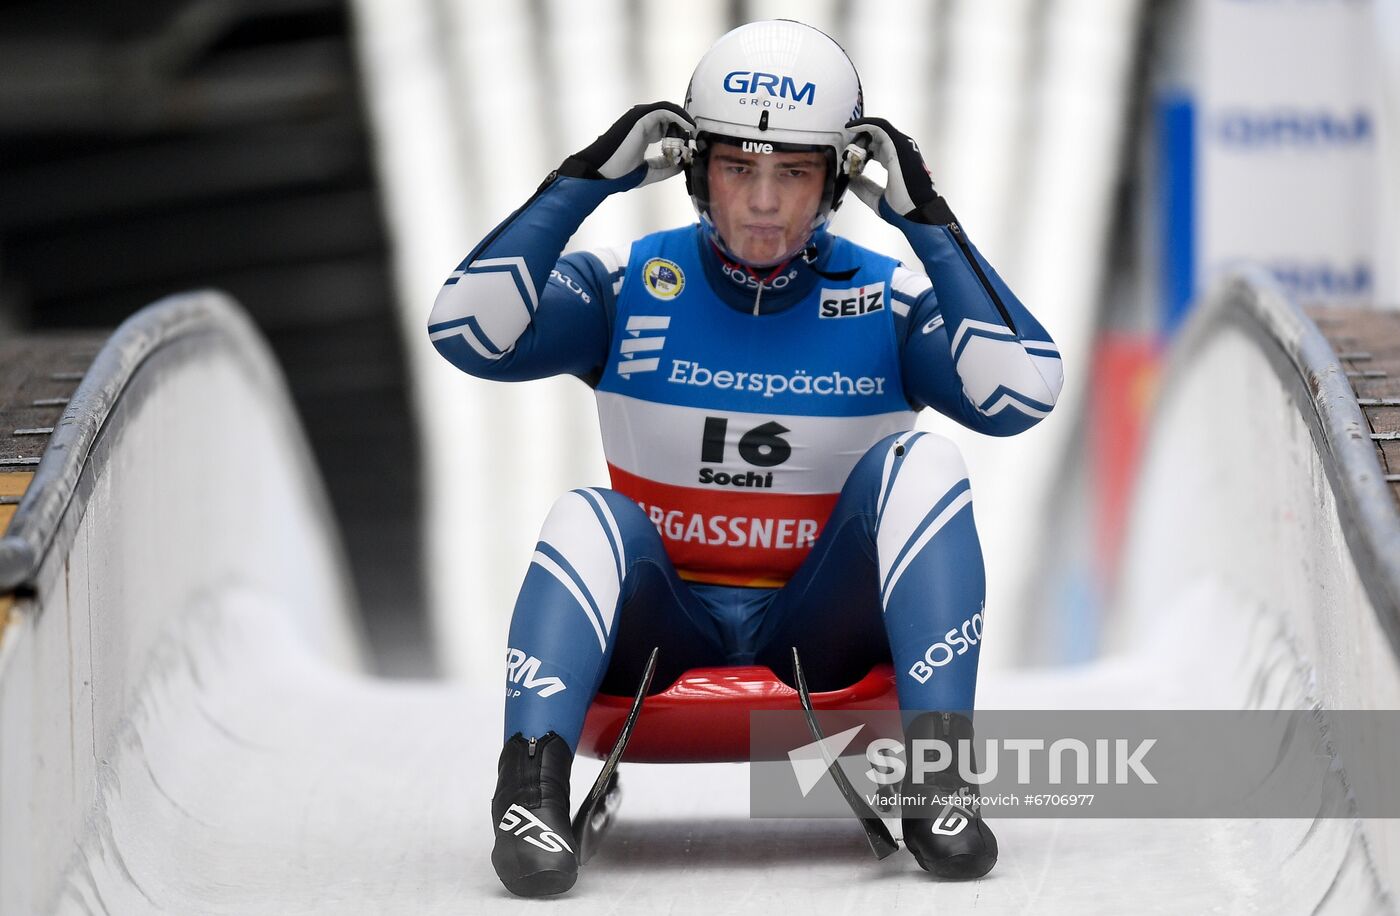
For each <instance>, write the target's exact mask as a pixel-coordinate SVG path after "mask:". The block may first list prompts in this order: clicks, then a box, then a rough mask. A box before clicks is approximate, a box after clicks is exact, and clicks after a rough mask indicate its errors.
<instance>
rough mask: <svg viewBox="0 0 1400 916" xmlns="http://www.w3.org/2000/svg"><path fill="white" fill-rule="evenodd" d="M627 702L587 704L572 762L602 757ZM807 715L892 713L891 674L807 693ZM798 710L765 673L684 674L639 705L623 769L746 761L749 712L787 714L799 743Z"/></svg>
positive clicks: (881, 668)
mask: <svg viewBox="0 0 1400 916" xmlns="http://www.w3.org/2000/svg"><path fill="white" fill-rule="evenodd" d="M632 699H633V698H632V697H621V696H613V695H610V694H603V693H600V694H598V695H597V696H596V697H594V699H593V704H592V705H591V706H590V707H589V709H588V717H587V719H585V720H584V724H583V736H582V737H581V738H580V739H579V743H578V752H579V753H580V754H586V755H588V756H590V757H596V758H598V759H600V760H601V759H604V758H606V757H607V755H608V751H610V750H611V749H612V746H613V743H614V742H615V741H616V740H617V736H618V733H619V732H620V731H621V730H622V723H623V720H625V719H626V718H627V711H628V709H630V708H631V706H632ZM812 707H813V708H814V709H816V710H817V711H822V710H827V711H833V710H867V709H898V708H899V698H898V695H897V694H896V692H895V684H894V669H893V668H892V667H891V666H890V665H888V664H883V665H876V666H875V667H874V668H871V669H870V672H869V673H868V674H866V675H865V677H863V678H861V679H860V680H859V681H857V682H856V683H854V684H852V685H850V686H849V687H843V688H841V689H839V690H827V691H822V692H820V693H816V692H814V693H813V694H812ZM801 709H802V707H801V704H800V703H799V702H798V698H797V691H796V690H794V689H793V688H791V687H789V686H788V685H787V684H784V683H783V682H782V681H781V680H779V679H778V676H777V675H776V674H774V673H773V669H771V668H769V667H767V666H766V665H735V666H725V667H714V668H692V669H690V670H689V671H687V672H685V673H684V674H682V675H681V676H680V678H678V679H677V680H676V682H675V683H674V684H672V685H671V686H670V687H667V688H666V689H665V690H663V691H661V692H660V693H656V694H653V695H651V696H649V697H647V698H646V701H645V702H644V703H643V704H642V711H641V714H640V715H639V716H638V718H637V725H636V727H635V729H634V731H633V733H632V739H631V741H630V743H628V745H627V757H626V759H627V762H629V763H636V762H640V763H720V762H731V761H745V760H749V759H750V756H749V713H750V712H753V711H755V710H788V711H790V712H792V713H793V715H792V717H791V724H790V726H789V727H790V728H791V729H792V734H793V735H794V736H797V737H798V742H797V743H801V736H802V735H805V734H806V729H807V726H806V725H805V724H804V723H803V720H802V716H801ZM785 718H787V717H785ZM785 731H786V729H785ZM889 737H896V738H898V737H899V735H898V734H895V735H891V736H889ZM806 740H811V739H810V737H808V738H807V739H806ZM790 746H796V744H793V745H790Z"/></svg>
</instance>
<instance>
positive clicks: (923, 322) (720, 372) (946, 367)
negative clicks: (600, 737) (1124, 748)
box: [428, 177, 1062, 748]
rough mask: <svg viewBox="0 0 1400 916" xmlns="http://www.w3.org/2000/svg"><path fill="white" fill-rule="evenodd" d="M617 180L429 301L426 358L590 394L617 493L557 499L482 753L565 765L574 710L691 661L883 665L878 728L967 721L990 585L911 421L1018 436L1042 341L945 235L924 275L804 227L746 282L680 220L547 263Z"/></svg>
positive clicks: (548, 210) (930, 245) (927, 246)
mask: <svg viewBox="0 0 1400 916" xmlns="http://www.w3.org/2000/svg"><path fill="white" fill-rule="evenodd" d="M628 180H629V179H628V178H623V179H617V180H613V181H600V180H596V179H579V178H565V177H558V178H555V179H554V180H552V181H551V182H547V183H546V184H545V185H544V186H543V187H542V188H541V190H540V191H539V192H537V193H536V194H535V196H534V197H532V198H531V199H530V200H529V201H528V202H527V203H526V204H525V205H524V206H523V207H522V208H521V209H520V210H518V211H516V213H514V214H512V216H511V217H510V218H508V219H507V220H506V221H505V222H504V223H503V224H501V225H500V226H499V227H497V228H496V229H495V230H494V231H492V233H491V234H490V235H488V236H487V237H486V239H485V240H484V241H483V242H482V243H481V244H480V245H479V246H477V248H476V249H475V250H473V251H472V252H471V253H470V254H469V255H468V256H467V257H466V259H465V260H463V262H462V263H461V265H460V266H459V267H458V269H457V270H456V271H455V272H454V273H453V274H452V276H451V277H450V278H448V280H447V283H446V285H445V286H444V287H443V289H442V291H441V293H440V294H439V296H438V298H437V302H436V303H435V305H434V308H433V312H432V315H431V317H430V319H429V328H428V331H429V335H430V337H431V339H432V341H433V343H434V345H435V346H436V347H437V349H438V352H440V353H441V354H442V355H443V356H444V357H446V358H447V359H448V360H450V361H451V362H452V363H453V364H454V365H456V366H457V367H458V368H460V369H462V370H463V371H465V372H469V373H471V374H473V375H478V376H482V377H485V378H492V379H499V380H503V381H517V380H524V379H534V378H541V377H545V376H552V375H558V374H564V373H567V374H570V375H574V376H576V377H578V378H580V379H582V380H583V381H584V382H585V383H587V384H588V385H590V386H591V387H592V388H593V389H594V391H595V393H596V396H597V403H598V412H599V418H600V422H601V427H602V434H603V446H604V452H605V455H606V457H607V461H608V467H609V471H610V473H611V477H612V487H611V488H603V487H593V488H586V489H580V490H574V491H571V492H569V493H566V494H564V495H563V496H561V497H560V498H559V499H558V500H557V501H556V503H555V504H554V506H553V508H552V510H551V511H550V513H549V515H548V517H547V518H546V520H545V522H544V526H543V530H542V531H541V533H540V539H539V542H538V544H537V545H536V550H535V553H534V557H533V562H532V563H531V565H530V568H529V571H528V573H527V574H526V577H525V582H524V584H523V586H522V588H521V590H520V595H519V598H518V600H517V602H516V605H515V611H514V616H513V618H512V620H511V628H510V639H509V647H508V649H507V658H506V685H505V686H506V721H505V734H506V735H507V736H509V735H512V734H514V733H515V732H522V733H523V734H524V735H526V736H527V737H529V736H541V735H543V734H545V733H546V732H548V731H550V730H553V731H555V732H558V733H559V734H560V735H561V736H563V737H564V738H565V739H566V740H567V741H568V742H569V745H570V747H571V748H576V746H577V742H578V738H579V735H580V733H581V730H582V726H583V720H584V716H585V714H586V712H587V709H588V706H589V703H590V702H591V701H592V698H593V696H594V694H595V693H596V692H597V691H598V690H599V688H600V687H602V688H603V689H604V690H605V691H606V692H609V693H618V694H630V693H632V692H633V691H634V690H635V689H636V685H637V683H638V680H639V678H640V674H641V669H642V667H643V664H644V662H645V660H646V657H647V655H648V654H649V652H650V650H651V649H652V647H653V646H659V647H660V649H661V651H660V656H659V666H658V671H657V676H656V679H655V682H654V684H653V690H654V691H655V690H660V689H663V688H664V687H666V686H667V685H669V684H670V683H673V682H674V680H675V679H676V677H678V676H679V675H680V674H681V673H683V672H684V671H685V670H687V669H689V668H693V667H698V666H705V665H722V664H763V665H768V666H770V667H771V668H773V670H774V671H775V672H777V673H778V674H779V676H780V677H784V678H785V679H790V673H791V654H790V653H791V647H794V646H795V647H796V648H797V649H798V651H799V653H800V654H801V657H802V659H803V662H804V667H805V668H807V669H808V678H809V683H810V685H811V687H812V689H813V690H823V689H832V688H835V687H840V686H845V685H848V684H850V683H853V682H854V681H856V680H858V679H859V678H860V677H861V676H863V675H864V674H865V673H866V672H867V671H868V670H869V669H870V667H871V666H872V665H873V664H876V663H878V662H881V661H887V660H890V661H892V662H893V664H894V668H895V673H896V680H897V687H898V691H899V698H900V705H901V706H902V707H903V708H904V709H906V710H944V711H956V712H962V713H964V714H967V715H971V712H972V709H973V703H974V690H975V686H976V675H977V659H978V654H979V646H980V642H981V637H982V621H983V610H984V609H983V599H984V593H985V576H984V571H983V564H982V553H981V548H980V546H979V544H978V540H977V532H976V528H975V526H974V523H973V514H972V495H971V490H970V488H969V483H968V479H967V471H966V468H965V467H964V464H963V461H962V458H961V456H960V455H959V453H958V450H957V449H956V447H955V446H954V445H953V444H952V443H951V442H949V441H948V440H947V439H944V438H942V437H940V436H938V435H935V434H931V433H925V432H913V431H912V429H913V426H914V419H915V412H916V411H917V410H919V409H921V408H923V407H925V406H927V407H932V408H934V409H936V410H938V411H939V412H941V413H943V414H945V415H947V416H949V417H951V418H953V419H954V420H957V421H958V422H960V423H962V424H963V425H965V426H968V427H971V428H972V429H975V430H978V431H980V432H984V433H988V434H991V435H997V436H1007V435H1013V434H1015V433H1018V432H1021V431H1022V430H1024V429H1027V428H1028V427H1030V426H1031V425H1033V424H1035V423H1036V422H1038V421H1039V420H1040V419H1041V418H1042V417H1044V416H1045V415H1046V414H1047V413H1048V412H1049V411H1050V409H1051V408H1052V407H1053V405H1054V403H1055V400H1056V397H1057V396H1058V394H1059V391H1060V386H1061V380H1062V374H1061V368H1060V360H1059V354H1058V350H1057V349H1056V347H1055V345H1054V343H1053V342H1052V341H1051V339H1050V337H1049V335H1048V334H1047V333H1046V331H1045V329H1044V328H1043V327H1041V325H1040V324H1039V323H1038V322H1037V321H1036V320H1035V318H1034V317H1033V316H1032V315H1031V314H1030V312H1029V311H1027V309H1026V308H1025V307H1024V306H1023V305H1022V304H1021V303H1020V302H1019V301H1018V300H1017V298H1016V297H1015V295H1014V294H1013V293H1012V292H1011V291H1010V289H1008V288H1007V286H1006V285H1005V284H1004V283H1003V282H1002V281H1001V279H1000V278H999V277H998V276H997V274H996V272H995V271H994V270H993V269H992V268H991V266H990V265H989V264H987V262H986V261H985V260H984V259H983V258H982V257H981V255H980V254H979V253H978V252H977V250H976V248H975V247H974V246H973V245H971V243H970V242H968V241H967V240H966V239H965V238H962V237H961V236H960V235H959V234H958V233H957V232H956V231H950V229H949V227H944V226H928V225H921V224H914V223H911V222H908V221H905V220H903V219H901V218H900V217H898V216H895V215H894V214H892V213H886V214H885V216H886V219H888V220H890V221H891V222H894V223H895V224H896V225H898V226H900V228H901V229H903V230H904V231H905V234H906V236H907V237H908V238H909V239H910V242H911V244H912V245H913V247H914V250H915V252H916V253H917V254H918V255H919V259H920V261H921V265H920V266H921V267H922V268H923V270H922V272H920V271H915V270H909V269H907V268H905V267H904V266H903V265H901V264H899V263H898V262H897V261H895V260H893V259H891V258H888V257H885V256H883V255H880V254H877V253H875V252H872V251H869V250H867V249H864V248H861V247H859V246H857V245H855V244H853V243H851V242H849V241H847V240H845V239H842V238H839V237H837V236H835V235H831V234H829V233H826V232H824V231H823V232H819V233H818V234H817V235H816V236H815V237H814V238H813V240H812V244H811V245H810V246H809V247H808V249H807V251H806V252H804V253H803V255H802V256H800V257H798V258H795V259H793V260H792V261H791V262H789V263H787V264H785V265H782V266H780V267H778V268H775V269H772V270H771V271H768V272H765V275H764V276H761V277H759V276H756V275H755V274H754V273H753V272H751V271H750V270H748V269H746V268H744V267H742V266H740V265H736V264H733V263H730V262H728V261H727V260H726V259H725V258H724V257H723V256H722V254H721V253H720V251H719V250H718V249H717V248H716V247H715V246H714V245H713V244H712V242H711V241H710V239H709V237H708V235H707V233H706V232H705V231H704V230H703V229H702V228H701V227H700V226H699V225H692V226H688V227H684V228H680V229H675V230H671V231H667V232H660V233H656V234H653V235H648V236H645V237H643V238H641V239H639V240H637V241H635V242H633V243H632V244H631V245H630V246H628V247H627V248H621V249H604V250H598V251H590V252H576V253H572V254H568V255H564V256H562V257H561V252H562V250H563V247H564V245H565V243H566V241H567V240H568V238H569V236H570V235H572V234H573V232H574V231H575V230H576V229H577V227H578V226H579V225H580V224H581V223H582V221H583V219H584V218H586V217H587V215H588V214H589V213H591V212H592V211H593V209H594V208H595V207H596V206H597V205H598V204H599V203H600V202H601V201H602V199H603V198H604V197H606V196H607V194H609V193H614V192H616V191H619V190H623V189H625V188H626V187H627V186H628V185H627V184H626V182H627V181H628Z"/></svg>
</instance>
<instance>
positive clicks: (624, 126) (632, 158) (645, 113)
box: [559, 102, 695, 187]
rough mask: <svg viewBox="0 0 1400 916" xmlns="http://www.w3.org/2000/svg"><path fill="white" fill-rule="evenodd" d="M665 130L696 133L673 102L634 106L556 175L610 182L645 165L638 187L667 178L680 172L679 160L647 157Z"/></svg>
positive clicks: (680, 109) (687, 118)
mask: <svg viewBox="0 0 1400 916" xmlns="http://www.w3.org/2000/svg"><path fill="white" fill-rule="evenodd" d="M668 131H679V132H681V133H683V134H684V135H686V136H689V135H690V134H691V133H693V132H694V131H695V122H694V121H693V120H691V117H690V115H688V114H686V113H685V109H683V108H681V107H680V106H679V105H677V104H675V103H673V102H652V103H651V104H650V105H634V106H633V107H632V108H630V109H628V111H627V113H626V114H624V115H623V116H622V117H620V118H618V119H617V123H615V124H613V126H612V127H609V128H608V129H607V132H606V133H604V134H603V135H602V136H600V137H599V138H598V139H597V140H594V141H593V142H592V143H591V144H589V146H588V147H587V148H585V149H583V150H580V151H579V152H577V153H574V154H573V155H572V156H570V157H569V158H568V159H565V160H564V163H563V165H561V166H559V174H560V175H563V176H566V177H569V178H594V179H605V180H613V179H617V178H622V177H623V176H625V175H629V174H631V173H632V172H634V171H636V170H637V169H638V168H641V167H642V166H643V165H645V166H647V169H648V170H647V173H646V175H645V177H644V178H643V179H642V181H641V183H640V184H639V185H637V186H638V187H640V186H641V185H645V184H651V183H652V182H653V181H660V180H661V179H663V178H669V177H671V176H672V175H675V174H676V173H678V172H679V171H680V170H681V164H680V162H679V161H678V160H674V159H672V158H667V157H665V156H657V157H653V158H651V159H648V158H646V153H647V146H648V145H650V144H652V143H657V142H659V141H660V140H661V139H662V138H663V137H665V136H666V134H667V132H668Z"/></svg>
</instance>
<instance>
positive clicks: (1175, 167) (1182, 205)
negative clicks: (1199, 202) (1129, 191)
mask: <svg viewBox="0 0 1400 916" xmlns="http://www.w3.org/2000/svg"><path fill="white" fill-rule="evenodd" d="M1157 203H1158V219H1159V224H1158V245H1159V246H1160V251H1159V258H1160V260H1159V262H1158V279H1159V284H1160V285H1159V291H1158V292H1159V295H1158V301H1159V302H1160V303H1161V308H1162V315H1161V330H1162V334H1163V336H1164V337H1170V336H1172V335H1173V334H1174V333H1175V332H1176V329H1177V327H1178V326H1179V325H1180V324H1181V322H1182V320H1183V319H1184V318H1185V317H1186V313H1187V311H1188V310H1189V309H1190V307H1191V300H1192V297H1193V296H1194V295H1195V277H1196V106H1195V102H1194V101H1193V99H1192V98H1191V96H1190V95H1189V94H1188V93H1185V92H1180V91H1176V92H1169V93H1165V94H1163V95H1162V96H1161V97H1160V98H1159V99H1158V101H1157Z"/></svg>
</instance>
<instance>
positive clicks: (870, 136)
mask: <svg viewBox="0 0 1400 916" xmlns="http://www.w3.org/2000/svg"><path fill="white" fill-rule="evenodd" d="M846 130H847V131H848V132H850V133H851V134H852V135H853V136H854V142H855V143H857V144H862V145H865V146H866V148H867V149H868V150H869V152H870V155H871V156H873V157H874V158H875V160H876V161H877V162H879V163H880V165H882V166H884V167H885V171H886V172H887V173H888V176H889V177H888V178H887V179H886V184H885V186H884V187H880V185H878V184H876V183H875V182H874V181H872V180H870V179H869V178H866V177H865V176H864V175H853V176H851V184H850V188H851V190H852V191H853V192H854V193H855V195H856V196H857V197H859V198H860V199H861V201H862V202H863V203H864V204H865V205H866V206H867V207H869V208H870V209H872V210H874V211H875V212H876V213H879V212H880V201H881V199H883V200H884V201H885V203H887V204H889V206H890V209H891V210H893V211H894V212H895V213H896V214H897V215H899V216H902V217H904V218H905V219H907V220H911V221H912V222H916V223H927V224H930V225H947V224H948V223H951V222H952V221H953V213H952V211H951V210H949V209H948V204H947V202H946V201H944V200H943V198H942V197H941V196H940V195H939V193H938V192H937V191H935V190H934V189H933V175H932V174H931V173H930V172H929V170H928V166H927V165H925V164H924V157H923V156H922V155H921V154H920V153H919V145H918V144H917V143H915V142H914V141H913V140H912V139H911V138H909V137H908V136H906V135H904V134H902V133H900V132H899V131H897V130H895V128H894V126H893V125H892V124H890V122H889V121H886V120H885V119H884V118H856V119H855V120H854V121H850V122H848V123H847V124H846Z"/></svg>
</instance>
